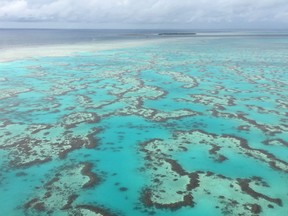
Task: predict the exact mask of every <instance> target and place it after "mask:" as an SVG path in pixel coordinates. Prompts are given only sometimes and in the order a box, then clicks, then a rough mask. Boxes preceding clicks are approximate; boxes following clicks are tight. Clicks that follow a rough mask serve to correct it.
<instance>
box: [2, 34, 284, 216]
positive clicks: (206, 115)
mask: <svg viewBox="0 0 288 216" xmlns="http://www.w3.org/2000/svg"><path fill="white" fill-rule="evenodd" d="M287 69H288V37H285V36H281V37H280V36H278V37H274V36H269V37H268V36H257V37H256V36H254V37H247V36H245V37H244V36H243V37H241V36H234V37H192V38H178V39H177V38H174V39H168V40H166V39H163V40H158V42H157V43H147V45H143V44H142V45H141V46H137V47H133V48H125V49H117V50H107V51H99V52H94V53H91V52H90V53H89V52H81V53H78V54H77V55H71V56H65V57H39V58H37V59H30V60H25V59H23V60H17V61H10V62H5V63H0V71H1V72H0V88H1V92H0V106H1V107H0V110H1V116H0V120H1V124H0V139H1V142H0V156H1V157H0V158H1V159H0V171H1V173H0V209H1V213H0V215H9V216H14V215H15V216H18V215H59V216H62V215H133V216H136V215H137V216H138V215H139V216H142V215H177V216H181V215H183V216H186V215H199V216H202V215H203V216H204V215H205V216H210V215H211V216H217V215H267V216H268V215H269V216H271V215H276V216H277V215H279V216H280V215H281V216H282V215H288V205H287V203H288V149H287V147H288V135H287V134H288V133H287V132H288V117H287V116H288V112H287V109H288V102H287V101H288V94H287V93H288V73H287ZM155 139H159V140H158V141H155ZM240 140H242V141H241V142H242V145H240V144H241V142H240ZM67 149H68V150H67ZM66 150H67V152H66ZM221 158H222V159H221ZM87 164H88V165H87ZM84 168H85V169H84ZM88 176H89V177H88ZM96 176H97V177H96ZM193 176H194V177H193ZM195 176H196V178H195ZM197 178H198V179H197ZM93 179H94V180H95V181H93ZM189 182H190V183H189ZM87 183H89V184H87ZM147 191H148V192H147ZM145 195H146V196H145ZM144 200H145V201H144ZM192 201H193V202H192Z"/></svg>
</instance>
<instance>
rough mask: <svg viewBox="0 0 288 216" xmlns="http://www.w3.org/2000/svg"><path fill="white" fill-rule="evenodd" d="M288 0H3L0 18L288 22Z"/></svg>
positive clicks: (171, 22)
mask: <svg viewBox="0 0 288 216" xmlns="http://www.w3.org/2000/svg"><path fill="white" fill-rule="evenodd" d="M287 11H288V2H287V0H253V1H251V0H195V1H194V0H178V1H175V0H145V1H139V0H85V1H79V0H0V21H2V22H4V21H5V22H7V21H17V22H24V21H25V22H27V21H31V22H84V23H119V24H121V23H122V24H127V23H128V24H171V25H177V24H192V25H193V24H197V23H198V24H199V23H203V24H212V25H213V24H217V23H218V24H219V23H222V24H223V23H227V24H229V23H230V24H231V25H233V24H236V25H237V24H239V23H259V22H269V23H280V24H283V25H286V24H288V13H287Z"/></svg>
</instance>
